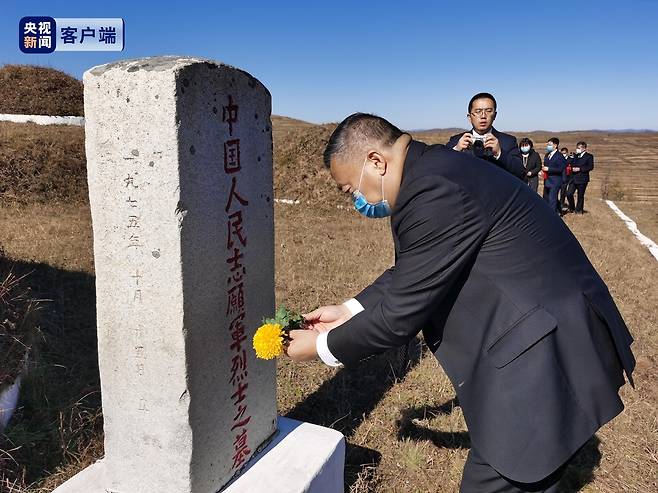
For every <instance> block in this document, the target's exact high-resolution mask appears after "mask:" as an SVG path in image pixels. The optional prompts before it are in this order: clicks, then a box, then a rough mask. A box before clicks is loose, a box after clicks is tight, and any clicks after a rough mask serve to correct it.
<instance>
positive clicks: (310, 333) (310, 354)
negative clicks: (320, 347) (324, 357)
mask: <svg viewBox="0 0 658 493" xmlns="http://www.w3.org/2000/svg"><path fill="white" fill-rule="evenodd" d="M317 338H318V333H317V332H316V331H314V330H291V331H290V339H291V341H290V343H289V344H288V348H287V349H286V353H288V356H290V359H292V360H293V361H311V360H313V359H315V358H317V356H318V352H317V350H316V349H315V341H316V339H317Z"/></svg>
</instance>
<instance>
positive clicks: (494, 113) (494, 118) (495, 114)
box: [491, 111, 498, 125]
mask: <svg viewBox="0 0 658 493" xmlns="http://www.w3.org/2000/svg"><path fill="white" fill-rule="evenodd" d="M497 116H498V112H497V111H494V112H493V116H492V118H491V124H492V125H493V122H495V121H496V117H497Z"/></svg>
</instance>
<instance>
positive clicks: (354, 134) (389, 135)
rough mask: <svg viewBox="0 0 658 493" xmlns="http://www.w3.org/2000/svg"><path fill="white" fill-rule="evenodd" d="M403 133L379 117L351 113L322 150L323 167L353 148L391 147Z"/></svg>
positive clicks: (348, 152)
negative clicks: (368, 146) (376, 144)
mask: <svg viewBox="0 0 658 493" xmlns="http://www.w3.org/2000/svg"><path fill="white" fill-rule="evenodd" d="M403 133H404V132H403V131H402V130H400V129H399V128H398V127H396V126H395V125H393V124H392V123H391V122H389V121H388V120H386V119H384V118H382V117H381V116H377V115H371V114H369V113H353V114H351V115H350V116H348V117H347V118H345V119H344V120H343V121H342V122H340V123H339V124H338V126H337V127H336V130H334V131H333V133H332V134H331V137H329V142H328V143H327V147H326V148H325V150H324V156H323V157H324V165H325V166H326V167H327V168H329V167H330V166H331V160H332V159H333V158H334V157H335V156H337V155H340V154H343V155H348V154H350V153H351V152H352V151H354V147H355V146H357V145H359V146H365V145H367V144H369V143H375V142H378V143H383V144H386V145H393V144H394V143H395V141H396V140H398V138H399V137H400V136H401V135H402V134H403Z"/></svg>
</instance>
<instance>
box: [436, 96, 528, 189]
mask: <svg viewBox="0 0 658 493" xmlns="http://www.w3.org/2000/svg"><path fill="white" fill-rule="evenodd" d="M496 115H497V103H496V99H495V98H494V97H493V96H492V95H491V94H489V93H488V92H481V93H478V94H476V95H475V96H473V97H472V98H471V100H470V101H469V102H468V114H467V115H466V118H468V121H469V123H470V124H471V125H472V129H471V131H470V132H463V133H460V134H457V135H453V136H452V137H450V140H449V141H448V143H447V144H446V147H448V148H450V149H454V150H455V151H460V152H467V153H469V154H472V155H474V156H476V157H479V158H482V159H486V160H487V161H489V162H490V163H493V164H495V165H496V166H499V167H501V168H503V169H504V170H506V171H509V172H510V173H512V174H513V175H514V176H516V177H518V178H520V179H521V180H525V177H526V171H525V168H524V167H523V164H522V163H521V153H520V152H519V148H518V146H517V144H516V137H514V136H513V135H510V134H506V133H503V132H499V131H498V130H496V129H495V128H493V122H494V120H495V119H496Z"/></svg>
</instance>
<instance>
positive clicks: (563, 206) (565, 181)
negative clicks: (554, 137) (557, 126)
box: [558, 147, 573, 214]
mask: <svg viewBox="0 0 658 493" xmlns="http://www.w3.org/2000/svg"><path fill="white" fill-rule="evenodd" d="M560 152H561V153H562V156H564V159H565V161H566V162H567V165H566V166H565V167H564V171H563V172H562V185H560V193H559V194H558V202H559V208H560V213H561V214H563V213H566V212H567V190H568V189H569V186H570V185H571V165H570V164H569V156H570V155H573V153H571V154H569V148H568V147H563V148H562V149H560Z"/></svg>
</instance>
